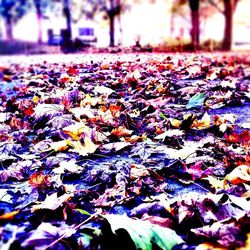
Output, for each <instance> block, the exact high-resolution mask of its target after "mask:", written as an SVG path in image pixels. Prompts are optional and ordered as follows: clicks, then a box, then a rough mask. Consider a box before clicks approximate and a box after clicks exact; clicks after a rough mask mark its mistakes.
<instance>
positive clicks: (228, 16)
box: [223, 0, 239, 50]
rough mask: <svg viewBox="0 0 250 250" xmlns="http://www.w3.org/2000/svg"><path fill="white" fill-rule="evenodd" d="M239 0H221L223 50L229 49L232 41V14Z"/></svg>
mask: <svg viewBox="0 0 250 250" xmlns="http://www.w3.org/2000/svg"><path fill="white" fill-rule="evenodd" d="M238 2H239V0H223V3H224V16H225V28H224V38H223V50H231V48H232V42H233V14H234V11H235V9H236V6H237V3H238Z"/></svg>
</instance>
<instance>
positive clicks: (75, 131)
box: [63, 122, 91, 141]
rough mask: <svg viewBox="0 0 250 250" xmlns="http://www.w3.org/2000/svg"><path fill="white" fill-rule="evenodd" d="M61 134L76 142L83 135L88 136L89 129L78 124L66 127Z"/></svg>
mask: <svg viewBox="0 0 250 250" xmlns="http://www.w3.org/2000/svg"><path fill="white" fill-rule="evenodd" d="M63 132H65V133H66V134H68V135H69V136H70V137H71V138H72V139H73V140H75V141H78V140H80V137H81V135H82V134H83V133H87V134H89V133H90V132H91V130H90V128H89V127H87V126H85V125H84V124H83V123H81V122H78V123H75V124H72V125H69V126H67V127H66V128H64V129H63Z"/></svg>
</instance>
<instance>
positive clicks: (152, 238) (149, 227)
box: [104, 214, 183, 250]
mask: <svg viewBox="0 0 250 250" xmlns="http://www.w3.org/2000/svg"><path fill="white" fill-rule="evenodd" d="M104 217H105V218H106V219H107V220H108V222H109V223H110V225H111V229H112V232H113V233H114V234H115V233H116V232H118V230H119V229H124V230H126V231H127V232H128V234H129V235H130V237H131V238H132V240H133V241H134V243H135V246H136V248H137V249H147V250H151V249H153V245H152V243H154V244H155V245H156V246H158V247H159V248H161V249H166V250H167V249H169V250H170V249H172V248H173V247H174V246H175V245H177V244H180V243H182V242H183V240H182V239H181V238H180V237H179V236H178V235H177V234H176V233H175V232H174V231H173V230H171V229H169V228H163V227H160V226H158V225H153V224H151V223H150V222H147V221H142V220H134V219H131V218H128V217H127V216H125V215H123V216H121V215H114V214H107V215H105V216H104Z"/></svg>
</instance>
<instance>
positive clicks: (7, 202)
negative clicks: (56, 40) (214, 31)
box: [0, 53, 250, 250]
mask: <svg viewBox="0 0 250 250" xmlns="http://www.w3.org/2000/svg"><path fill="white" fill-rule="evenodd" d="M74 57H75V55H74V56H70V57H69V58H70V60H67V61H63V60H61V62H60V60H59V61H58V60H57V62H53V58H52V59H51V58H50V60H51V61H50V62H48V61H46V58H45V61H40V62H38V61H37V62H30V63H25V62H23V63H20V62H16V61H15V59H14V58H12V59H10V60H9V61H8V62H5V63H3V62H2V63H1V64H0V85H1V86H0V90H1V91H0V102H1V107H0V197H1V200H0V248H1V249H63V250H64V249H172V248H174V249H249V247H250V227H249V225H250V204H249V203H250V201H249V198H250V153H249V146H250V142H249V141H250V140H249V139H250V131H249V128H250V117H249V111H250V108H249V98H250V85H249V83H250V57H249V55H247V54H244V53H240V54H236V53H230V54H222V53H216V54H205V53H204V54H170V55H162V54H149V55H144V54H139V55H127V56H125V57H123V56H117V55H109V56H107V55H106V56H104V55H99V57H98V60H92V59H88V57H87V58H86V57H85V55H80V56H78V58H77V60H74V59H75V58H74ZM104 57H105V58H104Z"/></svg>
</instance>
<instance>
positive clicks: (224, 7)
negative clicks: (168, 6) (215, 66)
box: [172, 0, 240, 51]
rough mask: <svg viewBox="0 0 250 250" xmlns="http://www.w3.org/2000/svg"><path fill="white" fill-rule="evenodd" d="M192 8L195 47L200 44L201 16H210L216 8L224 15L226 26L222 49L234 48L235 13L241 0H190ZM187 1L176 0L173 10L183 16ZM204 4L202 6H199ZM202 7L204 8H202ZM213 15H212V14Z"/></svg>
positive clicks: (192, 36) (192, 33) (193, 42)
mask: <svg viewBox="0 0 250 250" xmlns="http://www.w3.org/2000/svg"><path fill="white" fill-rule="evenodd" d="M188 1H189V6H190V10H191V20H192V21H191V23H192V28H191V32H190V33H191V38H192V46H193V48H195V47H198V46H199V33H200V32H199V24H200V20H199V16H200V17H201V18H203V19H204V18H205V19H207V18H208V16H209V15H208V13H210V14H213V13H215V12H214V10H217V11H219V12H220V13H221V14H223V15H224V18H225V26H224V36H223V41H222V49H223V50H225V51H227V50H231V48H232V41H233V15H234V11H235V9H236V6H237V3H238V2H239V1H240V0H219V1H214V0H208V1H206V0H188ZM186 3H187V0H175V1H174V3H173V8H172V12H173V13H177V14H179V15H181V16H183V15H185V13H183V8H182V7H183V5H185V4H186ZM199 5H202V6H199ZM201 7H202V8H201ZM210 17H211V15H210Z"/></svg>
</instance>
